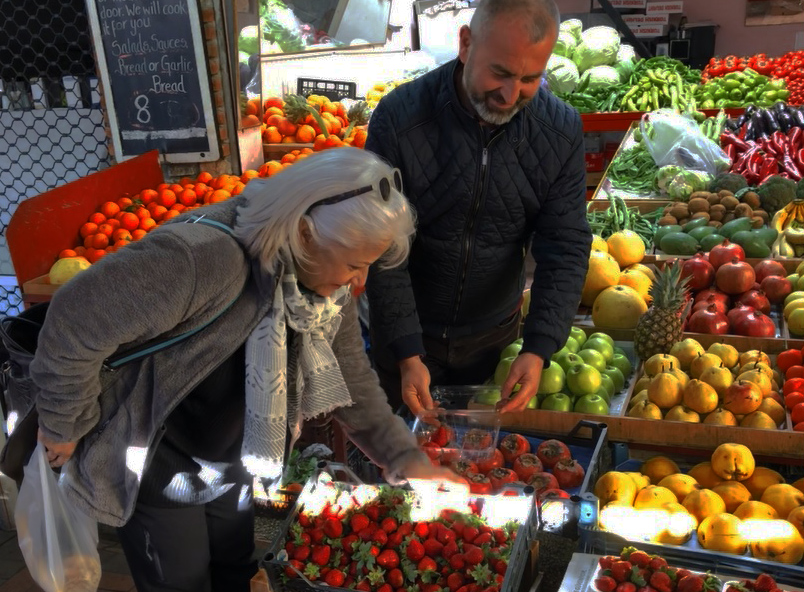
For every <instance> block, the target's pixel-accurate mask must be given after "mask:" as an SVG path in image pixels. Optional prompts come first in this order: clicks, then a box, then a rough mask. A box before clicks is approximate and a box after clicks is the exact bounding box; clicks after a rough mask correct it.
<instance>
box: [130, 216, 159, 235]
mask: <svg viewBox="0 0 804 592" xmlns="http://www.w3.org/2000/svg"><path fill="white" fill-rule="evenodd" d="M154 226H156V220H154V219H153V218H143V219H142V220H140V230H144V231H145V232H148V231H149V230H151V229H152V228H153V227H154ZM135 232H136V231H135ZM132 236H134V235H133V234H132Z"/></svg>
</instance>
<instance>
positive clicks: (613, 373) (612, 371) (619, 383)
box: [602, 366, 625, 393]
mask: <svg viewBox="0 0 804 592" xmlns="http://www.w3.org/2000/svg"><path fill="white" fill-rule="evenodd" d="M602 374H605V375H606V376H608V377H609V378H611V380H612V382H614V392H615V393H619V392H620V391H622V390H623V389H624V388H625V377H624V376H623V373H622V372H620V369H619V368H615V367H614V366H606V367H605V368H604V369H603V372H602Z"/></svg>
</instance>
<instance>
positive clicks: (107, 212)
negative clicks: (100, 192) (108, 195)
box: [99, 197, 128, 219]
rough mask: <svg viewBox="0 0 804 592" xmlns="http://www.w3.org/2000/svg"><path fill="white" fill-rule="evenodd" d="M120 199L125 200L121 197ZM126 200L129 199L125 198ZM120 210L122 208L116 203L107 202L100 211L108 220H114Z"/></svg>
mask: <svg viewBox="0 0 804 592" xmlns="http://www.w3.org/2000/svg"><path fill="white" fill-rule="evenodd" d="M120 199H123V198H122V197H121V198H120ZM125 199H128V198H125ZM120 209H121V208H120V206H119V205H117V204H116V203H115V202H113V201H107V202H105V203H104V204H103V205H102V206H101V207H100V210H99V211H100V213H101V214H103V215H104V216H106V218H107V219H108V218H113V217H114V215H115V214H117V212H119V211H120Z"/></svg>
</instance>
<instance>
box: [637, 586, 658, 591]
mask: <svg viewBox="0 0 804 592" xmlns="http://www.w3.org/2000/svg"><path fill="white" fill-rule="evenodd" d="M637 592H656V588H654V587H653V586H647V585H646V586H640V587H639V588H637Z"/></svg>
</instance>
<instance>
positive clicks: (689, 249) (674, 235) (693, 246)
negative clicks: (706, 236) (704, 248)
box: [659, 232, 698, 255]
mask: <svg viewBox="0 0 804 592" xmlns="http://www.w3.org/2000/svg"><path fill="white" fill-rule="evenodd" d="M659 248H660V249H661V250H662V251H664V252H665V253H667V254H668V255H694V254H695V253H697V252H698V241H697V240H695V239H694V238H692V237H691V236H690V235H689V234H687V233H685V232H671V233H670V234H665V235H664V236H663V237H662V242H661V243H660V245H659Z"/></svg>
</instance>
